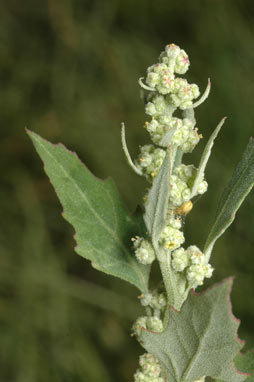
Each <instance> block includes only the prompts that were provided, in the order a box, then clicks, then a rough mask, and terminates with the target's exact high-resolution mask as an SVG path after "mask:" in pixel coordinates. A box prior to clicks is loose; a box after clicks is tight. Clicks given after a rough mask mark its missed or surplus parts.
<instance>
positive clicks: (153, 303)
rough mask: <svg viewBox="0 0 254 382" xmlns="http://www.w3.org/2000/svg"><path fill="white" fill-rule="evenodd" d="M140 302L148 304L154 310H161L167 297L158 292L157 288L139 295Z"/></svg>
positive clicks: (144, 304)
mask: <svg viewBox="0 0 254 382" xmlns="http://www.w3.org/2000/svg"><path fill="white" fill-rule="evenodd" d="M140 302H141V305H143V306H149V307H150V308H152V309H154V310H156V311H161V310H163V309H165V307H166V304H167V298H166V295H165V293H163V292H162V293H159V292H158V291H157V290H154V291H153V292H151V293H150V292H148V293H146V294H145V295H141V297H140Z"/></svg>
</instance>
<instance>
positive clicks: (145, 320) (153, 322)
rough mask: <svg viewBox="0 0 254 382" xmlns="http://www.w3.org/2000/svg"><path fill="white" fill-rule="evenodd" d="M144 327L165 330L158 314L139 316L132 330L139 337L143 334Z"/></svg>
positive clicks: (158, 330)
mask: <svg viewBox="0 0 254 382" xmlns="http://www.w3.org/2000/svg"><path fill="white" fill-rule="evenodd" d="M142 329H148V330H151V331H152V332H157V333H160V332H162V331H163V323H162V321H161V319H160V318H159V317H157V316H141V317H138V319H137V320H136V321H135V322H134V324H133V326H132V330H133V332H134V334H135V335H136V336H137V338H138V339H139V338H140V336H141V332H142Z"/></svg>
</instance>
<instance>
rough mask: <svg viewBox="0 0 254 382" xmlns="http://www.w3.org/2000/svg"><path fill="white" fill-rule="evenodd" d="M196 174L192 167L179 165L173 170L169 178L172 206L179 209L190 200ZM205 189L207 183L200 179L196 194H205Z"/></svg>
mask: <svg viewBox="0 0 254 382" xmlns="http://www.w3.org/2000/svg"><path fill="white" fill-rule="evenodd" d="M196 174H197V169H196V168H195V167H194V166H193V165H184V164H181V165H180V166H178V167H177V168H175V170H174V173H173V175H171V177H170V187H171V188H170V201H171V203H172V204H173V205H175V206H178V207H179V206H181V205H182V204H183V203H184V202H187V201H188V200H190V197H191V190H192V187H193V184H194V181H195V177H196ZM207 187H208V184H207V182H206V181H205V180H203V179H202V180H201V182H200V184H199V186H198V189H197V193H198V194H203V193H204V192H206V190H207Z"/></svg>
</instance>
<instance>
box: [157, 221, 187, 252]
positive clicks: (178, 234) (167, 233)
mask: <svg viewBox="0 0 254 382" xmlns="http://www.w3.org/2000/svg"><path fill="white" fill-rule="evenodd" d="M184 240H185V239H184V235H183V232H182V231H180V230H179V229H177V228H173V227H172V225H170V224H169V225H166V227H165V228H164V229H163V230H162V232H161V234H160V238H159V243H160V244H161V245H162V246H163V247H164V248H165V249H168V250H169V251H173V250H174V249H176V248H178V247H180V245H182V244H183V243H184Z"/></svg>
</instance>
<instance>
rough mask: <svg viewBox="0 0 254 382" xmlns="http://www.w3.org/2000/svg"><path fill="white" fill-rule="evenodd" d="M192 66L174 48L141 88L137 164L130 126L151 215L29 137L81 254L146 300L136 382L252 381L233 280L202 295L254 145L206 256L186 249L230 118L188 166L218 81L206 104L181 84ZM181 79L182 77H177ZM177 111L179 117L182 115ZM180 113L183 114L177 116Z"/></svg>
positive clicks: (251, 166)
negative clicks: (157, 279)
mask: <svg viewBox="0 0 254 382" xmlns="http://www.w3.org/2000/svg"><path fill="white" fill-rule="evenodd" d="M188 68H189V59H188V56H187V54H186V53H185V51H184V50H182V49H180V48H179V47H178V46H177V45H175V44H170V45H167V46H166V48H165V50H164V51H163V52H162V53H161V55H160V57H159V63H157V64H155V65H152V66H150V67H149V68H148V70H147V76H146V78H145V80H144V79H143V78H141V79H140V80H139V84H140V86H141V87H142V88H143V89H144V90H143V91H144V92H145V93H146V94H145V97H144V98H145V101H146V102H145V112H146V114H147V115H148V116H149V121H147V122H146V123H145V127H146V129H147V131H148V132H149V134H150V137H151V141H152V142H151V144H148V145H145V146H143V147H141V149H140V155H139V156H138V158H137V160H136V161H134V162H133V161H132V159H131V157H130V154H129V152H128V149H127V145H126V141H125V128H124V125H123V124H122V145H123V150H124V153H125V155H126V157H127V160H128V163H129V164H130V166H131V168H132V169H133V170H134V171H135V173H136V174H138V175H140V176H144V177H145V178H146V179H147V181H148V183H149V191H148V192H147V194H146V195H145V196H144V206H143V209H140V208H139V209H138V210H137V212H136V213H135V215H130V214H129V213H128V211H127V209H126V208H125V206H124V205H123V203H122V201H121V199H120V197H119V195H118V192H117V190H116V187H115V185H114V183H113V182H112V180H111V179H107V180H105V181H101V180H99V179H97V178H96V177H94V176H93V175H92V174H91V173H90V172H89V170H88V169H87V168H86V167H85V166H84V165H83V164H82V163H81V162H80V160H79V159H78V157H77V156H76V155H75V154H74V153H72V152H70V151H68V150H66V149H65V147H64V146H62V145H61V144H58V145H53V144H51V143H49V142H47V141H46V140H44V139H42V138H41V137H39V136H38V135H37V134H35V133H32V132H30V131H28V133H29V135H30V137H31V139H32V141H33V143H34V145H35V148H36V150H37V151H38V153H39V155H40V156H41V158H42V160H43V162H44V164H45V171H46V173H47V174H48V176H49V178H50V180H51V182H52V184H53V186H54V188H55V190H56V193H57V195H58V196H59V199H60V201H61V203H62V205H63V207H64V212H63V216H64V217H65V219H66V220H67V221H68V222H70V223H71V224H72V225H73V226H74V228H75V231H76V235H75V238H76V241H77V246H76V252H77V253H78V254H79V255H81V256H83V257H85V258H86V259H89V260H91V262H92V265H93V267H94V268H96V269H98V270H100V271H103V272H105V273H108V274H110V275H113V276H116V277H119V278H121V279H123V280H126V281H128V282H130V283H131V284H133V285H135V286H136V287H137V288H138V289H139V290H140V292H141V295H140V296H139V299H140V303H141V304H142V306H143V307H144V314H143V316H142V317H138V318H137V320H136V321H135V323H134V324H133V327H132V332H133V333H134V335H135V336H136V338H137V340H138V341H139V342H140V344H141V346H142V347H143V348H144V349H145V351H146V352H145V353H144V354H143V355H142V356H141V357H140V359H139V368H138V370H137V371H136V373H135V374H134V380H135V381H136V382H141V381H142V382H166V381H167V382H194V381H195V382H203V381H205V379H206V377H208V376H209V377H210V378H212V379H213V380H216V381H224V382H241V381H253V380H254V376H251V374H250V372H252V371H253V363H254V362H253V356H252V353H247V354H245V355H244V354H241V353H240V350H241V348H242V347H243V341H241V340H240V339H239V338H238V337H237V329H238V326H239V321H238V320H237V319H236V318H235V317H234V316H233V314H232V312H231V307H230V301H229V294H230V291H231V287H232V279H231V278H228V279H226V280H224V281H222V282H221V283H220V284H216V285H214V286H213V287H212V288H210V289H208V290H207V291H206V292H204V293H201V294H197V293H196V292H195V289H196V288H197V287H198V286H200V285H203V283H204V281H205V279H206V278H210V277H211V276H212V274H213V272H214V269H213V267H212V265H211V264H210V257H211V253H212V250H213V247H214V244H215V242H216V240H217V239H218V238H219V237H220V236H221V235H222V234H223V232H224V231H225V230H226V229H227V228H228V226H229V225H230V224H231V223H232V222H233V220H234V217H235V213H236V211H237V210H238V208H239V207H240V205H241V203H242V201H243V200H244V198H245V197H246V195H247V194H248V193H249V191H250V190H251V188H252V186H253V184H254V142H253V140H252V139H250V142H249V144H248V145H247V147H246V149H245V151H244V153H243V157H242V159H241V161H240V163H239V164H238V166H237V168H236V170H235V171H234V173H233V175H232V178H231V180H230V182H229V184H228V186H227V187H226V188H225V190H224V192H223V195H222V197H221V200H220V202H219V205H218V209H217V213H216V216H215V220H214V223H213V225H212V227H211V230H210V233H209V235H208V238H207V240H206V243H205V245H204V248H203V249H202V250H201V249H200V248H198V247H197V246H196V245H195V244H193V245H190V246H188V247H187V248H186V246H185V245H184V242H185V238H184V232H183V228H184V227H183V220H184V218H185V216H186V215H187V214H188V213H189V212H190V211H191V209H192V207H193V202H194V201H195V200H196V199H197V198H199V197H200V196H201V195H203V194H204V193H205V192H206V191H207V188H208V184H207V181H206V180H205V168H206V164H207V162H208V159H209V156H210V154H211V149H212V146H213V144H214V140H215V138H216V137H217V135H218V133H219V131H220V129H221V127H222V125H223V123H224V121H225V118H224V119H222V121H221V122H220V123H219V124H218V126H217V127H216V129H215V130H214V132H213V133H212V135H211V137H210V138H209V139H208V141H207V143H206V145H205V148H204V151H203V154H202V156H201V159H200V163H199V165H198V167H195V166H194V165H192V164H191V165H190V164H189V165H186V164H184V162H183V158H184V154H186V153H191V152H192V150H193V149H194V148H195V146H196V145H197V144H198V142H199V141H200V138H202V135H201V134H200V133H199V131H198V128H197V127H196V120H195V115H194V110H195V108H196V107H197V106H199V105H200V104H201V103H202V102H203V101H204V100H205V99H206V98H207V97H208V94H209V91H210V81H208V86H207V88H206V90H205V92H204V94H203V95H202V96H201V97H200V98H199V99H197V98H198V97H199V95H200V93H199V88H198V86H197V85H196V84H189V83H188V82H187V80H186V79H184V78H182V77H180V75H183V74H185V73H186V71H187V70H188ZM178 75H179V76H178ZM176 111H178V115H181V118H179V117H176V116H174V113H175V112H176ZM179 112H180V113H179ZM155 261H157V262H158V263H159V267H160V270H161V278H162V282H161V284H160V285H159V287H158V288H156V289H154V290H151V289H150V288H149V275H150V269H151V264H152V263H153V262H155Z"/></svg>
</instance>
